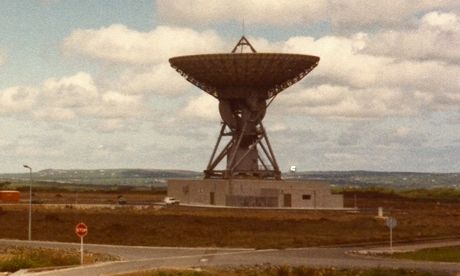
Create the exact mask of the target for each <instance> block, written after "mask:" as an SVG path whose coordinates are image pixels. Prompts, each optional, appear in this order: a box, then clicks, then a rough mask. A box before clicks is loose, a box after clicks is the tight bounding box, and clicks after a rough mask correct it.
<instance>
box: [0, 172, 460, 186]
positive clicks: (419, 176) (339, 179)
mask: <svg viewBox="0 0 460 276" xmlns="http://www.w3.org/2000/svg"><path fill="white" fill-rule="evenodd" d="M202 177H203V174H202V173H201V172H195V171H187V170H154V169H106V170H56V169H47V170H42V171H38V172H34V173H33V178H34V180H36V181H41V182H55V183H69V184H94V185H130V186H153V187H165V186H166V181H167V179H172V178H179V179H180V178H198V179H200V178H202ZM283 179H291V180H293V179H295V180H323V181H327V182H329V183H331V184H334V185H337V186H368V185H379V186H389V187H393V188H398V187H399V188H428V187H458V188H460V173H417V172H375V171H307V172H296V173H295V174H293V173H284V174H283ZM8 180H12V181H19V182H21V181H28V180H29V174H28V173H16V174H0V182H1V181H8Z"/></svg>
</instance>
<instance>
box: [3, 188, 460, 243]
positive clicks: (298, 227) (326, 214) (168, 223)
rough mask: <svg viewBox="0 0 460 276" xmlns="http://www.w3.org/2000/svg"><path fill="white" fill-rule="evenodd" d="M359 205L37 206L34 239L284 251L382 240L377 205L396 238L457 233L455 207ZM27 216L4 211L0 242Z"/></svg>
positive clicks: (21, 233) (410, 202) (372, 198)
mask: <svg viewBox="0 0 460 276" xmlns="http://www.w3.org/2000/svg"><path fill="white" fill-rule="evenodd" d="M106 196H107V195H106ZM108 196H110V197H114V195H113V194H111V195H108ZM131 196H132V197H133V198H135V195H131ZM105 199H107V198H105ZM105 199H104V197H103V196H101V200H105ZM357 200H358V207H362V208H363V210H364V211H363V212H361V213H356V214H353V213H347V212H344V211H315V210H305V211H290V210H250V209H206V208H185V207H172V208H164V209H160V210H158V209H154V208H148V209H144V210H137V209H134V208H121V209H115V210H111V209H90V210H78V209H56V208H53V209H46V208H45V207H43V206H39V205H35V206H34V210H33V239H37V240H55V241H68V242H78V241H79V240H78V238H77V237H76V235H75V234H74V227H75V225H76V223H78V222H80V221H84V222H85V223H86V224H87V225H88V227H89V234H88V236H87V237H86V238H85V241H86V242H88V243H107V244H126V245H148V246H192V247H195V246H206V247H207V246H211V247H212V246H219V247H253V248H286V247H305V246H318V245H336V244H346V243H361V242H377V241H386V240H387V239H388V229H387V228H386V226H385V223H384V221H383V220H381V219H376V218H375V215H376V214H377V210H376V208H377V206H383V207H384V210H385V211H391V215H392V216H394V217H396V218H397V219H398V222H399V223H398V226H397V228H396V229H395V231H394V238H395V240H413V239H417V238H426V237H441V236H450V235H458V233H460V231H459V230H460V203H441V204H438V203H437V202H436V201H430V200H424V201H420V200H415V199H407V198H405V199H404V198H400V197H397V196H394V195H381V196H379V195H378V194H375V193H370V194H366V193H363V194H359V196H358V199H357ZM353 202H354V200H353V196H352V195H346V196H345V203H346V205H347V206H352V205H353V204H354V203H353ZM386 214H387V213H386ZM27 218H28V217H27V206H24V207H13V206H10V207H3V211H1V212H0V223H1V224H2V225H3V227H1V228H0V238H16V239H26V238H27Z"/></svg>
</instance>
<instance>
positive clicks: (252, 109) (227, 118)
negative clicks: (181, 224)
mask: <svg viewBox="0 0 460 276" xmlns="http://www.w3.org/2000/svg"><path fill="white" fill-rule="evenodd" d="M243 48H245V49H249V51H247V52H246V51H244V49H243ZM318 62H319V57H317V56H310V55H299V54H284V53H258V52H257V51H256V49H255V48H254V47H253V46H252V44H251V43H250V42H249V41H248V39H247V38H246V37H245V36H244V30H243V35H242V36H241V38H240V40H239V41H238V43H237V44H236V45H235V47H233V49H232V51H231V53H220V54H204V55H189V56H179V57H173V58H170V59H169V63H170V64H171V66H172V67H173V68H174V69H176V71H177V72H178V73H179V74H180V75H181V76H183V77H184V78H185V79H186V80H187V81H189V82H191V83H192V84H194V85H195V86H197V87H198V88H200V89H202V90H203V91H205V92H206V93H208V94H209V95H210V96H212V97H214V98H216V99H218V100H219V113H220V116H221V118H222V126H221V129H220V133H219V137H218V138H217V142H216V144H215V146H214V149H213V151H212V154H211V158H210V159H209V162H208V166H207V168H206V170H205V171H204V174H205V178H221V179H232V178H250V179H254V178H259V179H276V180H281V171H280V169H279V166H278V163H277V161H276V158H275V154H274V153H273V149H272V147H271V144H270V142H269V140H268V135H267V132H266V130H265V128H264V126H263V124H262V121H263V118H264V116H265V113H266V111H267V108H268V106H269V105H270V103H271V102H272V101H273V100H274V98H275V97H276V95H278V94H279V93H281V92H282V91H283V90H285V89H286V88H288V87H290V86H291V85H293V84H295V83H296V82H298V81H300V80H301V79H302V78H304V77H305V76H306V75H307V74H308V73H310V71H311V70H313V69H314V68H315V67H316V66H317V65H318ZM294 96H295V95H294ZM294 96H293V97H294ZM227 137H228V138H230V139H229V140H228V139H226V138H227ZM224 139H225V140H227V141H226V142H225V141H222V140H224ZM221 142H222V146H220V145H221ZM218 149H220V150H219V151H218ZM225 160H226V166H225V168H224V169H218V166H219V165H220V164H221V162H222V163H224V162H225ZM292 168H293V167H291V171H292ZM294 169H295V166H294Z"/></svg>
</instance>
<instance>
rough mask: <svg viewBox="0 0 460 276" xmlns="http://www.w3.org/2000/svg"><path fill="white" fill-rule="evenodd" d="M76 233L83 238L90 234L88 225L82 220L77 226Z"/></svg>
mask: <svg viewBox="0 0 460 276" xmlns="http://www.w3.org/2000/svg"><path fill="white" fill-rule="evenodd" d="M75 234H77V236H79V237H81V238H82V237H84V236H86V235H87V234H88V226H86V224H84V223H83V222H80V223H79V224H77V226H75Z"/></svg>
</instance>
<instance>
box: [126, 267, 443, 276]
mask: <svg viewBox="0 0 460 276" xmlns="http://www.w3.org/2000/svg"><path fill="white" fill-rule="evenodd" d="M122 275H123V276H214V275H219V276H240V275H252V276H356V275H359V276H376V275H382V276H405V275H411V276H422V275H423V276H428V275H442V274H432V273H429V272H423V271H414V270H405V269H381V268H374V269H336V268H308V267H304V266H298V267H289V266H265V265H263V266H249V267H244V266H243V267H235V268H202V269H194V270H192V269H188V270H173V269H169V270H168V269H158V270H150V271H143V272H135V273H129V274H122ZM120 276H121V275H120Z"/></svg>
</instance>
